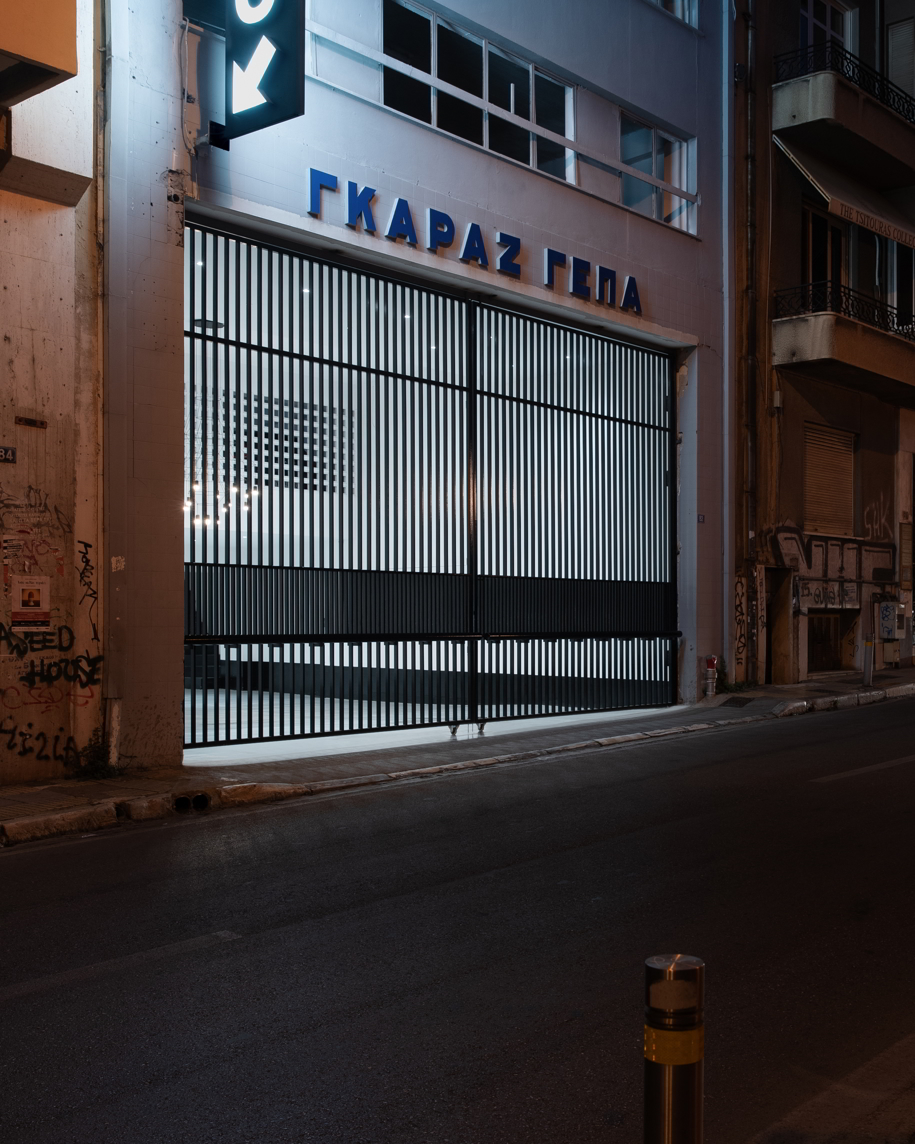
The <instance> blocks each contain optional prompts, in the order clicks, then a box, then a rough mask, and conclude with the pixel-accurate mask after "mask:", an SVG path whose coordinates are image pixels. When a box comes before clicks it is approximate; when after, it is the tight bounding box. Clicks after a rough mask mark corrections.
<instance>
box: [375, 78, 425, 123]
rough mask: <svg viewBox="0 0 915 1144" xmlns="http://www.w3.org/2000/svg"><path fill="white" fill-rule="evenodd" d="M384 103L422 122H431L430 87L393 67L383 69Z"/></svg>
mask: <svg viewBox="0 0 915 1144" xmlns="http://www.w3.org/2000/svg"><path fill="white" fill-rule="evenodd" d="M384 103H385V107H393V108H394V109H395V111H402V112H404V114H405V115H412V116H413V118H414V119H421V120H422V121H423V123H431V122H432V89H431V88H430V87H429V85H428V84H427V83H420V81H419V80H418V79H412V78H411V77H410V76H408V75H401V73H400V72H397V71H394V69H393V68H385V69H384Z"/></svg>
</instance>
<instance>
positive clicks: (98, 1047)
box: [0, 701, 915, 1144]
mask: <svg viewBox="0 0 915 1144" xmlns="http://www.w3.org/2000/svg"><path fill="white" fill-rule="evenodd" d="M913 728H915V703H913V702H912V701H899V702H895V703H887V704H882V705H880V706H875V707H871V708H863V709H858V710H851V711H847V712H835V713H828V714H822V715H814V716H806V717H804V718H800V719H782V720H778V721H773V722H770V723H765V724H755V725H750V726H748V727H746V728H733V729H728V730H725V731H721V732H709V733H698V734H692V735H687V736H683V737H682V738H681V739H674V740H667V741H661V742H659V743H657V744H642V745H635V746H632V747H628V748H623V749H617V750H613V751H595V752H590V753H586V754H585V753H583V754H580V755H569V756H564V757H563V756H560V757H553V758H551V759H548V760H545V761H540V762H535V763H528V764H522V765H517V766H509V767H503V768H492V769H489V770H487V771H483V772H481V771H475V772H471V773H470V774H465V775H456V776H453V777H446V778H434V779H427V780H419V781H416V782H413V783H401V784H392V785H391V786H389V787H384V788H378V789H369V790H367V791H365V792H361V793H352V794H348V795H343V796H337V797H326V798H322V799H314V800H303V801H301V802H297V803H295V804H279V805H273V806H268V807H262V808H258V809H253V810H250V811H239V812H223V813H218V814H213V815H211V816H209V817H207V818H204V819H197V820H194V821H185V820H175V821H169V822H164V823H152V824H148V825H144V826H135V827H125V828H123V829H117V830H112V831H109V832H107V833H106V832H103V833H101V834H99V835H93V836H89V837H87V838H84V839H76V840H66V841H58V842H54V843H36V844H32V845H29V846H22V847H18V848H14V849H10V850H8V851H5V852H3V853H0V1077H2V1082H0V1138H2V1139H3V1140H4V1141H5V1142H14V1144H19V1142H23V1144H82V1142H87V1144H88V1142H90V1141H91V1142H92V1144H119V1142H121V1141H123V1142H125V1144H146V1142H156V1144H171V1142H176V1144H177V1142H184V1141H187V1142H193V1144H207V1142H210V1141H220V1142H222V1144H234V1142H236V1141H258V1142H259V1144H273V1142H277V1144H279V1142H286V1141H296V1142H306V1141H307V1142H315V1144H337V1142H346V1144H363V1142H364V1144H395V1142H397V1144H401V1142H402V1144H521V1142H525V1144H533V1142H549V1144H559V1142H566V1141H568V1142H573V1141H574V1142H575V1144H590V1142H592V1141H593V1142H597V1141H601V1142H605V1141H614V1142H616V1141H620V1142H623V1141H626V1142H629V1141H631V1142H633V1144H636V1142H637V1141H639V1140H640V1138H641V1083H642V1082H641V1077H642V1053H641V1042H642V961H643V959H644V958H645V957H646V956H648V955H650V954H653V953H662V952H677V951H679V952H685V953H694V954H698V955H700V956H701V957H703V958H705V959H706V962H707V966H708V969H707V1026H706V1054H707V1055H706V1070H707V1071H706V1092H707V1101H706V1112H707V1133H706V1139H707V1140H708V1141H710V1142H714V1144H739V1142H743V1141H746V1140H748V1139H749V1138H751V1137H752V1136H753V1135H754V1134H755V1133H756V1132H758V1131H759V1130H761V1129H763V1128H765V1127H766V1126H767V1125H769V1124H771V1123H772V1122H774V1121H776V1120H778V1119H779V1118H780V1117H782V1116H783V1115H784V1114H785V1113H786V1112H788V1111H789V1110H790V1109H792V1108H793V1107H795V1106H796V1105H798V1104H800V1103H801V1102H802V1101H805V1100H807V1099H809V1098H810V1097H811V1096H813V1095H814V1094H815V1093H817V1092H819V1091H820V1090H821V1089H823V1088H824V1086H826V1085H827V1084H829V1083H830V1082H832V1081H834V1080H835V1079H837V1078H840V1077H843V1076H845V1075H846V1074H847V1073H849V1072H851V1071H852V1070H853V1069H855V1068H857V1067H858V1066H860V1065H861V1064H862V1063H863V1062H865V1061H868V1060H870V1058H872V1057H873V1056H875V1055H876V1054H877V1053H879V1052H881V1051H882V1050H884V1049H886V1048H887V1046H889V1045H891V1044H893V1043H895V1042H896V1041H898V1040H900V1039H901V1038H902V1037H904V1036H906V1035H907V1034H909V1033H912V1032H913V1031H915V989H913V988H912V984H911V982H912V969H911V963H912V955H913V944H915V943H913V939H915V910H913V906H915V901H913V892H912V881H913V875H915V861H913V857H915V847H913V839H915V831H913V824H912V818H913V808H915V745H913V738H915V736H913ZM909 755H911V756H912V761H910V762H906V763H901V764H899V765H895V766H890V767H883V768H879V769H872V770H865V771H862V772H861V773H855V774H848V775H846V776H845V777H842V778H839V779H837V780H835V781H829V782H815V781H811V780H815V779H818V778H822V777H825V776H831V775H833V774H836V773H838V772H843V771H852V770H857V769H858V768H861V767H872V766H873V765H874V764H877V763H881V762H886V761H892V760H896V759H899V758H904V757H906V756H909ZM913 1073H915V1062H913ZM912 1127H913V1129H915V1125H913V1126H912Z"/></svg>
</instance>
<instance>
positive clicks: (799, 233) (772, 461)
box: [735, 0, 915, 683]
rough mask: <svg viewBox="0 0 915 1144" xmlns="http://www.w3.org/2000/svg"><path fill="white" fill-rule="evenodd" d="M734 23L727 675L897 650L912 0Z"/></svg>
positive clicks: (905, 545)
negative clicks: (732, 547)
mask: <svg viewBox="0 0 915 1144" xmlns="http://www.w3.org/2000/svg"><path fill="white" fill-rule="evenodd" d="M737 27H738V34H737V37H736V40H737V43H736V49H735V51H736V56H737V61H738V71H737V81H738V82H737V83H736V90H737V109H736V123H737V124H738V142H737V144H736V146H735V155H737V156H738V157H739V158H738V160H737V162H736V167H735V186H736V190H735V204H736V209H735V218H736V228H735V236H736V238H735V252H736V256H737V272H736V279H735V285H736V288H737V290H736V292H737V293H738V297H739V302H738V319H737V329H738V331H739V334H740V338H741V343H740V345H739V346H738V353H739V355H740V369H739V373H738V377H739V382H740V390H739V391H740V421H741V423H742V424H743V425H744V426H745V427H746V432H745V434H744V435H743V436H742V438H741V439H740V440H739V441H738V450H739V455H738V471H739V472H742V479H741V483H742V484H743V485H744V488H745V494H744V496H743V497H742V498H741V501H740V503H739V504H738V506H737V507H738V514H737V520H738V524H737V527H736V529H735V536H736V538H737V544H736V551H735V577H736V583H737V599H736V608H735V642H736V646H735V651H736V652H737V653H738V658H737V661H736V667H737V671H738V677H739V678H747V679H758V680H759V681H760V682H763V681H765V682H770V681H771V682H774V683H787V682H793V681H796V680H801V679H806V678H809V677H810V676H811V675H814V674H816V673H818V672H828V671H838V670H851V669H855V670H861V669H862V668H863V666H864V656H865V645H866V643H867V641H868V640H869V639H870V638H871V637H873V636H874V635H875V630H876V637H877V638H876V648H875V660H876V666H877V667H882V666H884V665H885V664H889V663H891V662H901V663H904V664H908V663H911V661H912V620H911V616H912V603H911V601H912V519H913V518H912V512H913V465H912V457H913V452H915V322H913V248H915V197H913V190H915V97H913V93H915V62H913V61H915V54H913V50H915V2H913V0H883V2H880V0H870V2H863V3H860V4H847V5H846V4H839V3H834V2H832V0H829V2H827V0H810V2H809V3H806V2H805V3H802V4H801V5H800V9H799V7H798V4H797V2H796V0H794V2H789V0H773V2H770V3H765V4H760V3H753V2H750V0H744V2H743V3H741V4H738V21H737ZM743 156H747V158H746V159H743V158H742V157H743ZM748 219H749V225H748ZM741 287H742V289H741ZM880 605H883V609H882V623H883V625H888V627H887V629H886V630H884V631H883V632H882V633H881V607H880ZM897 613H898V618H897ZM881 635H882V636H883V637H888V636H892V637H894V638H881Z"/></svg>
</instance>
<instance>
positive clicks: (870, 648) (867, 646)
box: [862, 636, 874, 687]
mask: <svg viewBox="0 0 915 1144" xmlns="http://www.w3.org/2000/svg"><path fill="white" fill-rule="evenodd" d="M862 684H863V686H864V687H873V685H874V637H873V636H867V637H866V638H865V640H864V676H863V679H862Z"/></svg>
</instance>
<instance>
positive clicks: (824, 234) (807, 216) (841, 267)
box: [802, 207, 846, 287]
mask: <svg viewBox="0 0 915 1144" xmlns="http://www.w3.org/2000/svg"><path fill="white" fill-rule="evenodd" d="M845 245H846V244H845V235H844V228H843V227H842V226H840V225H839V224H837V223H836V220H835V216H834V215H833V216H831V217H830V216H829V215H827V214H826V213H825V212H823V211H817V210H814V209H813V208H811V207H807V208H805V210H804V248H803V251H802V253H803V260H804V281H805V282H806V283H807V284H808V285H812V284H813V283H825V282H829V283H831V284H832V286H833V287H838V286H841V285H842V282H843V281H844V280H845V259H844V251H845Z"/></svg>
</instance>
